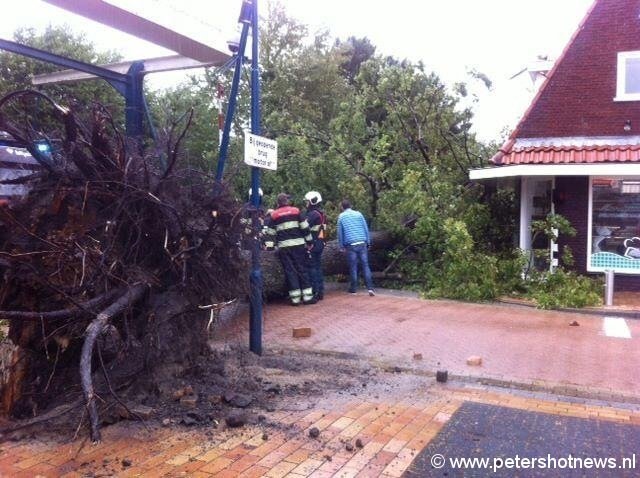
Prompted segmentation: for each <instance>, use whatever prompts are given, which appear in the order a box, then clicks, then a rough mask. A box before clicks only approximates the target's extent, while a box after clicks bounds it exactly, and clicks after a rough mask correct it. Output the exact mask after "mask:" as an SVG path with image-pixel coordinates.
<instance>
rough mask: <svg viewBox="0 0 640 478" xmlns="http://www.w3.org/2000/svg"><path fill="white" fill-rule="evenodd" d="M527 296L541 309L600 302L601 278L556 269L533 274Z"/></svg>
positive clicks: (589, 304)
mask: <svg viewBox="0 0 640 478" xmlns="http://www.w3.org/2000/svg"><path fill="white" fill-rule="evenodd" d="M527 295H528V297H530V298H532V299H533V300H535V301H536V305H537V306H538V307H540V308H541V309H559V308H564V307H571V308H581V307H589V306H596V305H599V304H601V297H602V280H599V279H593V278H590V277H586V276H581V275H578V274H576V273H575V272H570V271H565V270H562V269H558V270H556V271H555V273H553V274H552V273H549V272H544V273H537V274H534V275H533V276H532V278H531V281H530V282H529V292H528V294H527Z"/></svg>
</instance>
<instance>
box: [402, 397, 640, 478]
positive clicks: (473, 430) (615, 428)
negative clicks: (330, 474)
mask: <svg viewBox="0 0 640 478" xmlns="http://www.w3.org/2000/svg"><path fill="white" fill-rule="evenodd" d="M638 443H640V426H638V425H629V424H621V423H612V422H607V421H600V420H597V419H586V418H575V417H567V416H557V415H550V414H547V413H540V412H532V411H526V410H518V409H510V408H505V407H500V406H495V405H485V404H480V403H472V402H467V403H464V404H463V405H462V406H461V407H460V408H459V409H458V410H456V412H455V413H454V414H453V416H452V417H451V419H450V420H449V422H448V423H447V424H446V425H445V426H444V427H443V429H442V430H441V431H440V433H438V435H437V436H436V437H435V438H434V439H433V440H432V441H431V442H430V443H429V445H428V446H427V447H426V448H425V449H424V450H422V451H421V452H420V454H419V455H418V456H417V457H416V459H415V460H414V462H413V463H412V465H411V467H410V468H409V469H408V470H407V472H406V473H405V474H404V477H406V478H423V477H449V478H453V477H475V476H477V477H480V476H487V475H491V476H496V477H505V478H507V477H512V476H515V475H517V476H520V477H545V476H567V477H583V476H589V477H634V476H638V474H639V473H640V466H639V465H640V463H637V460H638V458H640V456H638V451H639V450H638ZM474 459H475V462H473V461H472V460H474ZM452 460H458V462H457V463H456V462H455V461H452ZM461 460H468V461H467V462H466V463H463V462H462V461H461ZM481 460H487V461H485V462H483V461H481ZM509 460H511V461H509Z"/></svg>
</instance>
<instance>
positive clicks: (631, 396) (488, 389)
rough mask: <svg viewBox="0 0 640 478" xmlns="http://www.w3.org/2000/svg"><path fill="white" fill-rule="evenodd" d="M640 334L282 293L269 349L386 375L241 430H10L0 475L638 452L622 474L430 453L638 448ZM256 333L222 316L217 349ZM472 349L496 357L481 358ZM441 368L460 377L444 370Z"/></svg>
mask: <svg viewBox="0 0 640 478" xmlns="http://www.w3.org/2000/svg"><path fill="white" fill-rule="evenodd" d="M613 319H616V318H615V317H613ZM573 321H577V322H578V323H579V325H574V326H572V325H569V324H570V323H571V322H573ZM294 327H309V328H311V336H310V337H306V338H295V339H294V338H293V333H292V329H293V328H294ZM638 337H640V321H633V320H626V321H623V322H620V321H618V320H609V321H606V320H605V319H604V318H603V317H595V316H588V315H576V314H567V313H559V312H549V311H537V310H532V309H529V308H522V307H510V306H504V305H494V304H480V305H478V304H469V303H459V302H452V301H424V300H420V299H417V298H415V297H410V296H409V297H408V296H407V294H396V293H393V294H386V293H384V292H383V293H380V294H378V295H377V296H376V297H369V296H368V295H365V294H357V295H355V296H353V295H348V294H346V293H343V292H342V291H332V292H329V293H328V294H327V296H326V298H325V300H323V301H322V302H320V303H319V304H316V305H312V306H305V307H296V308H294V307H290V306H287V305H285V304H269V305H267V306H266V307H265V323H264V345H265V350H266V353H267V355H268V356H272V355H273V354H279V353H280V352H281V351H286V350H288V349H291V350H297V351H300V352H313V353H316V354H320V355H323V354H327V355H332V354H333V355H338V356H342V357H345V360H349V357H357V360H361V361H362V360H364V361H367V363H370V364H371V367H374V368H376V370H379V372H377V373H378V374H379V375H380V376H381V377H380V378H379V380H378V381H377V382H376V383H374V381H373V380H372V382H371V383H370V384H368V386H366V387H364V386H363V387H360V388H359V389H358V390H333V391H332V390H327V391H325V393H323V394H322V395H321V396H319V397H308V398H306V399H305V400H304V401H300V400H297V399H295V397H294V399H292V401H291V402H290V403H288V404H287V403H286V402H285V403H284V404H283V405H282V406H279V407H277V408H276V409H273V410H266V411H265V410H255V411H254V413H261V414H263V415H264V419H263V420H262V421H260V422H258V423H254V424H250V425H247V426H244V427H242V428H240V429H231V428H226V427H225V426H224V425H223V424H221V425H220V426H219V427H218V428H215V429H213V428H200V429H192V428H186V427H182V426H169V427H162V426H161V425H159V424H158V423H153V421H151V422H150V423H149V424H148V425H149V429H148V430H147V429H145V428H144V427H142V426H141V425H140V424H138V423H131V422H121V423H118V424H116V425H113V426H110V427H107V428H105V429H104V441H103V442H102V443H100V444H98V445H92V444H90V443H88V442H87V441H86V439H77V440H69V439H68V437H67V438H65V437H62V439H60V440H52V439H48V438H46V437H39V436H33V437H31V438H27V439H23V440H19V441H11V442H8V441H7V442H4V443H0V476H3V477H4V476H10V477H13V476H17V477H35V476H43V477H44V476H52V477H53V476H65V477H89V476H91V477H95V476H145V477H160V476H166V477H184V476H188V477H192V476H193V477H214V476H215V477H223V478H224V477H236V476H237V477H259V476H265V477H268V478H280V477H291V478H300V477H318V478H328V477H342V478H349V477H377V476H382V477H387V478H390V477H395V478H399V477H401V476H403V475H405V476H408V477H417V476H448V477H451V476H482V477H484V476H549V477H557V476H586V477H590V476H640V467H639V466H640V465H639V464H638V463H635V468H633V469H623V468H615V469H614V470H613V472H611V471H610V470H596V469H594V468H593V467H592V468H586V469H585V468H584V467H583V468H582V469H579V470H577V471H576V470H568V469H566V468H565V469H562V470H557V469H553V470H552V469H549V467H545V468H541V467H540V466H538V467H537V468H536V469H533V468H526V467H522V466H521V467H520V468H519V469H518V470H515V469H511V470H509V471H508V472H505V470H504V469H503V468H501V469H497V470H496V471H497V472H498V473H497V474H494V473H493V470H491V469H487V468H486V467H485V468H478V467H477V466H476V467H475V468H470V467H467V468H466V469H464V470H461V469H453V466H452V465H451V464H450V463H448V462H445V467H443V468H441V469H436V468H434V467H433V463H432V461H431V460H432V459H433V457H434V456H435V455H436V454H441V455H443V457H445V459H448V458H463V457H467V458H473V457H475V458H488V459H490V460H491V464H492V465H493V464H495V463H496V462H494V460H504V461H502V462H500V461H498V462H497V463H502V464H503V465H504V466H506V460H507V459H508V458H512V459H513V458H516V455H518V456H519V457H521V458H522V457H525V458H533V457H540V456H543V457H544V456H545V455H548V454H551V455H552V457H554V458H557V459H561V458H568V457H577V458H580V457H583V458H589V457H591V458H594V459H596V458H600V459H602V458H615V459H617V460H619V459H621V458H629V455H630V454H632V453H636V454H637V453H638V451H639V450H638V449H637V444H638V443H640V440H639V438H640V432H639V430H640V400H639V398H640V384H639V383H638V382H639V381H638V373H637V370H638V365H639V364H640V343H639V339H638ZM247 344H248V317H247V315H240V316H239V317H237V318H236V319H233V320H231V321H227V322H224V323H221V324H218V328H217V329H216V331H215V334H214V340H213V342H212V346H213V347H214V348H218V349H220V348H227V347H235V346H240V347H247ZM470 355H478V356H480V357H482V364H481V365H480V366H470V365H467V362H466V359H467V358H468V357H469V356H470ZM441 369H446V370H448V372H449V381H448V382H447V383H437V382H436V381H435V377H434V373H435V371H436V370H441ZM336 372H337V371H336ZM292 373H293V372H292ZM312 428H317V429H318V432H319V436H318V437H312V436H310V433H309V432H310V430H311V429H312ZM525 455H526V456H525ZM636 461H637V457H636ZM436 464H438V462H436ZM521 464H522V463H521ZM538 465H539V463H538ZM447 466H448V468H446V467H447ZM605 471H606V472H608V473H609V474H608V475H607V474H603V473H604V472H605ZM445 473H447V474H446V475H445Z"/></svg>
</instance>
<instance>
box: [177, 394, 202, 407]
mask: <svg viewBox="0 0 640 478" xmlns="http://www.w3.org/2000/svg"><path fill="white" fill-rule="evenodd" d="M197 403H198V397H197V396H196V395H187V396H184V397H182V398H181V399H180V405H182V406H183V407H185V408H196V405H197Z"/></svg>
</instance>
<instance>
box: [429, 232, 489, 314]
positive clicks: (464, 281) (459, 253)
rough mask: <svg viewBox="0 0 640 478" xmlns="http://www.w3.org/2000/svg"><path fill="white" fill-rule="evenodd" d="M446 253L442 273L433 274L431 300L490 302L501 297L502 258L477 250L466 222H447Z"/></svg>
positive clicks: (434, 272) (430, 283)
mask: <svg viewBox="0 0 640 478" xmlns="http://www.w3.org/2000/svg"><path fill="white" fill-rule="evenodd" d="M443 230H444V236H445V239H444V252H443V254H442V261H441V268H440V270H437V271H436V270H434V271H432V275H431V277H430V281H429V284H428V285H429V286H430V290H429V291H428V292H427V296H429V297H447V298H450V299H462V300H471V301H475V300H489V299H493V298H494V297H496V295H497V294H498V290H499V287H498V259H497V258H496V257H495V256H491V255H488V254H482V253H479V252H477V251H476V250H475V248H474V246H473V241H472V239H471V235H470V234H469V231H468V230H467V226H466V224H465V223H464V222H462V221H456V220H454V219H447V220H445V222H444V228H443Z"/></svg>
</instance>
